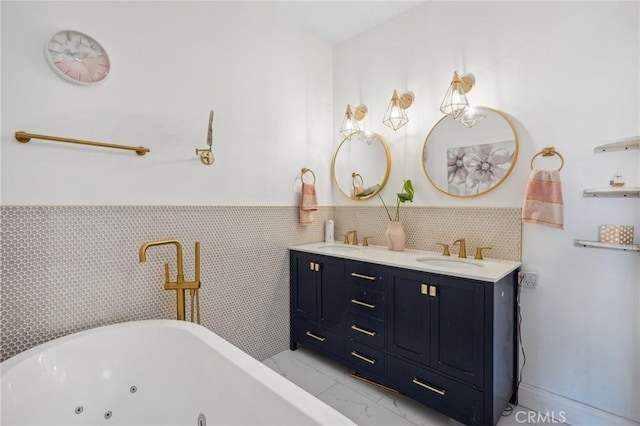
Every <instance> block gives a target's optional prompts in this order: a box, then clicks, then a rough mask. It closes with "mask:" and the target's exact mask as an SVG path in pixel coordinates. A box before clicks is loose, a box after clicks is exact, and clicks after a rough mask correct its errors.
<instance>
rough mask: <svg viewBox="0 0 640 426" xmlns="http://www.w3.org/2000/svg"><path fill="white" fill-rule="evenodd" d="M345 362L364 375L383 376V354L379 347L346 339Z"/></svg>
mask: <svg viewBox="0 0 640 426" xmlns="http://www.w3.org/2000/svg"><path fill="white" fill-rule="evenodd" d="M347 363H348V364H350V365H351V367H353V368H354V369H355V370H356V372H358V373H362V374H363V375H364V376H367V375H373V376H374V377H376V376H377V377H384V375H385V355H384V352H382V351H381V350H379V349H375V348H372V347H370V346H367V345H363V344H361V343H358V342H355V341H353V340H347Z"/></svg>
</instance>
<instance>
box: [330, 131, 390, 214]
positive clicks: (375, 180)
mask: <svg viewBox="0 0 640 426" xmlns="http://www.w3.org/2000/svg"><path fill="white" fill-rule="evenodd" d="M390 170H391V154H390V152H389V147H388V146H387V143H386V142H385V141H384V139H382V136H380V135H379V134H377V133H374V132H362V131H361V132H358V133H356V134H354V135H351V137H348V138H345V139H343V141H342V142H341V143H340V145H339V146H338V149H337V150H336V153H335V155H334V156H333V163H332V165H331V172H332V174H333V181H334V182H335V184H336V186H337V187H338V189H339V190H340V192H341V193H342V194H343V195H344V196H345V197H347V198H349V199H351V200H356V201H358V200H367V199H369V198H371V197H374V196H375V195H376V194H377V193H378V192H380V191H381V190H382V188H384V185H385V184H386V183H387V179H389V171H390ZM374 185H380V186H379V187H378V188H377V190H376V191H374V192H372V193H371V194H369V195H367V196H365V197H355V196H354V195H355V194H357V193H359V192H362V190H364V189H365V188H369V187H372V186H374Z"/></svg>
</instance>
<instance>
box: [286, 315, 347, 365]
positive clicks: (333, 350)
mask: <svg viewBox="0 0 640 426" xmlns="http://www.w3.org/2000/svg"><path fill="white" fill-rule="evenodd" d="M291 335H292V336H293V340H295V341H296V342H299V343H303V344H307V345H309V346H313V347H314V348H318V349H321V350H323V351H325V352H328V353H330V354H332V355H334V356H337V357H340V358H342V359H344V340H345V338H344V337H343V336H341V335H339V334H336V333H333V332H331V331H328V330H326V329H324V328H322V327H320V326H318V325H317V324H313V323H311V322H309V321H306V320H304V319H302V318H299V317H294V318H293V319H292V323H291Z"/></svg>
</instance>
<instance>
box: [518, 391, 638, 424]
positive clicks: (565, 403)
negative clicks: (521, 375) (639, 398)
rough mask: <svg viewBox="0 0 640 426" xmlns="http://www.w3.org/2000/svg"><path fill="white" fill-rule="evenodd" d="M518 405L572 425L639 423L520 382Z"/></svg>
mask: <svg viewBox="0 0 640 426" xmlns="http://www.w3.org/2000/svg"><path fill="white" fill-rule="evenodd" d="M518 405H520V406H522V407H525V408H528V409H530V410H533V411H537V412H538V413H542V414H543V415H548V416H547V417H548V418H550V416H554V418H555V419H556V421H560V420H563V418H564V422H565V423H567V424H570V425H573V426H592V425H612V426H613V425H616V426H618V425H619V426H640V423H638V422H636V421H633V420H631V419H628V418H626V417H620V416H617V415H615V414H613V413H609V412H607V411H603V410H600V409H598V408H595V407H592V406H590V405H586V404H583V403H580V402H578V401H574V400H572V399H569V398H565V397H563V396H560V395H557V394H554V393H552V392H548V391H545V390H543V389H540V388H537V387H535V386H531V385H527V384H525V383H521V384H520V387H519V388H518ZM523 419H524V417H523ZM525 423H526V422H525Z"/></svg>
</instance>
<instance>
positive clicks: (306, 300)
mask: <svg viewBox="0 0 640 426" xmlns="http://www.w3.org/2000/svg"><path fill="white" fill-rule="evenodd" d="M315 260H316V256H312V255H308V254H302V253H292V254H291V313H292V314H295V315H296V316H299V317H302V318H305V319H307V320H309V321H313V322H315V321H316V309H317V307H316V305H317V293H318V271H316V264H318V265H319V263H317V262H316V261H315ZM319 268H320V267H319V266H318V268H317V269H318V270H319Z"/></svg>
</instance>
